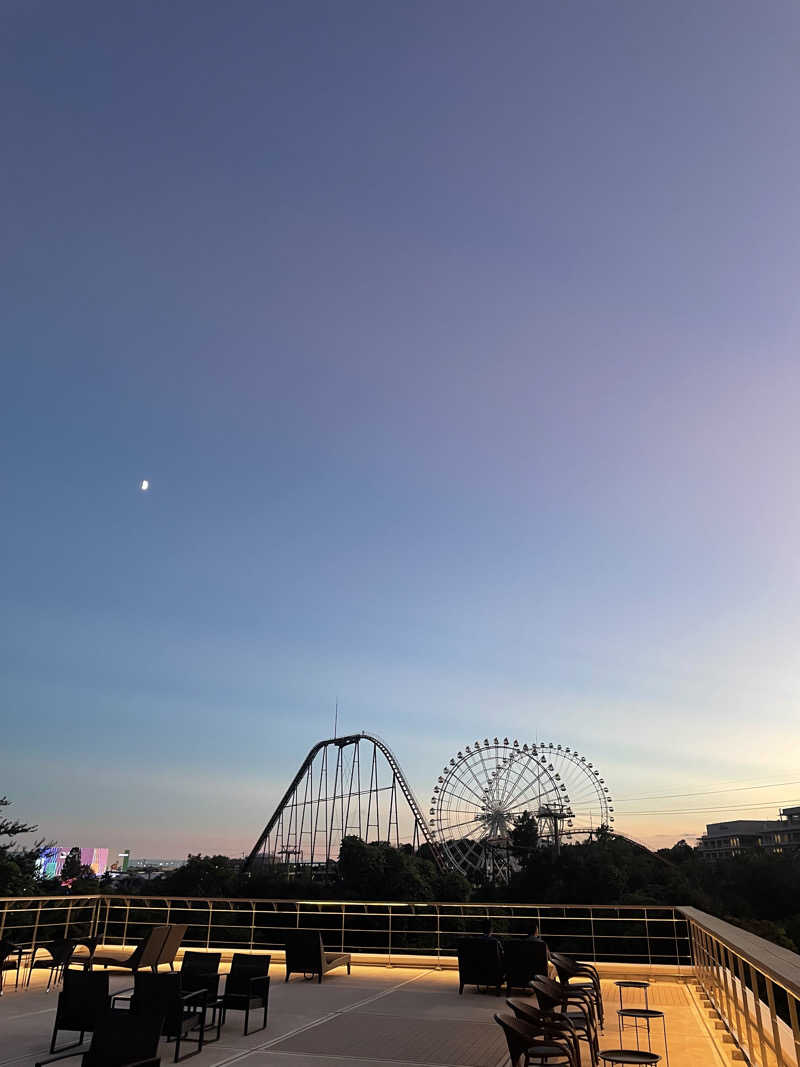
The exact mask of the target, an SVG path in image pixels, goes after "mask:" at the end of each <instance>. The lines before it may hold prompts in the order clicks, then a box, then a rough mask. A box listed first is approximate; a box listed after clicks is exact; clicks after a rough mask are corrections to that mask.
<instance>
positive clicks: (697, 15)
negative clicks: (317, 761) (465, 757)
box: [0, 0, 800, 856]
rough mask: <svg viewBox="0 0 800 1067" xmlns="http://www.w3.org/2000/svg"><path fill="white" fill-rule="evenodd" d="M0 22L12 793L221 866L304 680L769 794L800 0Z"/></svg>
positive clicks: (205, 8) (791, 358)
mask: <svg viewBox="0 0 800 1067" xmlns="http://www.w3.org/2000/svg"><path fill="white" fill-rule="evenodd" d="M0 22H1V23H2V34H0V36H1V37H2V41H3V44H2V49H3V55H2V63H0V80H1V81H2V90H3V93H2V95H3V100H4V108H3V110H4V120H3V127H4V136H3V146H4V157H5V158H4V166H3V168H2V175H1V176H0V181H1V182H2V186H3V188H2V202H3V215H4V227H3V233H4V236H3V255H2V268H1V269H2V286H1V287H0V291H1V292H2V296H0V300H2V304H3V307H2V322H3V331H2V338H3V340H2V347H3V361H2V362H3V375H2V389H0V396H1V397H2V400H1V401H0V403H1V404H2V419H1V420H0V439H2V445H3V464H2V472H1V473H0V479H1V481H0V490H1V493H2V495H1V496H0V500H1V502H2V522H1V523H0V548H1V549H2V551H1V552H0V567H2V583H1V585H0V597H1V598H2V612H0V619H1V621H0V683H1V684H2V691H3V697H2V704H3V712H4V714H3V720H4V727H3V741H4V744H3V756H2V780H0V794H2V793H3V792H5V793H7V794H8V795H9V797H10V798H11V799H12V800H13V801H14V807H13V808H12V809H11V811H12V813H13V814H15V815H16V816H17V817H18V818H24V819H26V820H29V821H34V822H37V823H38V824H39V827H40V833H41V834H42V835H43V836H44V837H46V838H48V839H50V840H57V841H61V842H65V843H70V844H72V843H80V844H82V845H110V846H111V847H112V848H114V849H116V848H117V847H119V848H122V847H130V848H131V849H133V850H134V852H135V853H137V854H138V855H140V856H141V855H147V856H158V855H161V856H184V855H186V854H187V852H189V851H192V852H195V851H203V852H218V851H221V852H226V853H229V854H232V855H238V854H240V853H241V852H242V851H247V850H249V848H250V847H251V845H252V844H253V842H254V840H255V838H256V837H257V836H258V833H259V832H260V830H261V828H262V827H263V825H264V823H265V822H266V819H267V817H268V815H269V814H270V812H271V810H272V808H273V806H274V804H275V802H276V800H277V798H278V797H279V796H280V794H281V793H282V792H283V790H284V788H285V787H286V785H287V784H288V781H289V779H290V778H291V776H292V775H293V774H294V771H295V770H296V768H297V767H298V765H299V764H300V761H301V760H302V758H303V756H304V755H305V753H306V751H307V750H308V749H309V748H310V746H311V745H312V744H313V743H314V742H315V741H316V740H318V739H319V738H322V737H326V736H330V733H331V731H332V727H333V715H334V706H335V702H336V700H337V698H338V701H339V706H340V729H343V730H348V731H358V730H362V729H363V730H367V731H370V732H375V733H378V734H380V735H381V736H383V737H385V738H386V739H387V741H388V742H389V744H390V745H391V746H392V747H393V748H394V749H395V751H396V752H397V755H398V756H399V758H400V760H401V762H402V763H403V765H404V767H405V769H406V771H407V773H408V776H409V778H410V780H411V783H412V785H413V787H414V789H415V790H416V792H417V794H418V796H419V798H420V800H421V802H422V803H423V807H424V808H425V809H427V800H428V797H429V796H430V793H431V787H432V785H433V784H434V782H435V779H436V776H437V775H438V774H439V773H440V771H441V767H442V766H443V764H444V763H445V762H446V761H447V759H448V758H449V757H450V756H451V755H452V754H453V753H454V752H455V751H456V750H457V749H459V748H462V747H463V746H464V745H465V744H466V743H467V742H469V741H472V740H473V739H474V738H476V737H481V738H482V737H484V736H485V735H486V734H489V735H492V734H495V733H498V734H500V735H503V734H507V735H508V736H509V737H517V738H519V740H520V741H521V742H522V741H528V742H530V741H534V740H552V741H556V742H560V743H562V744H565V745H571V746H573V747H576V748H578V749H579V750H580V751H582V752H585V753H587V754H588V755H589V756H590V757H591V758H592V759H593V760H594V762H595V763H596V764H597V765H598V766H599V767H600V768H601V770H602V772H603V774H604V776H605V778H606V780H607V781H608V782H609V784H610V786H611V789H612V793H613V794H614V795H615V797H617V798H621V799H619V801H618V804H617V815H618V820H617V827H618V828H619V829H621V830H624V831H626V832H628V833H630V834H632V835H633V836H636V837H638V838H640V839H642V840H647V841H649V842H650V843H651V844H656V845H662V844H672V843H673V842H674V841H676V840H677V839H678V838H680V837H685V836H688V837H692V836H693V835H695V834H697V833H699V832H700V831H702V829H703V827H704V825H705V823H706V822H710V821H717V820H719V819H722V818H723V817H724V816H725V814H726V813H727V812H730V813H731V814H733V813H734V811H735V814H736V815H737V816H738V817H758V818H767V817H771V816H773V815H774V814H775V813H776V811H777V808H778V806H779V805H781V804H788V803H791V802H796V803H797V802H800V770H798V769H797V755H796V754H797V741H798V733H799V732H800V728H799V727H798V714H797V708H798V698H799V697H800V656H799V655H798V648H799V647H800V489H798V476H797V457H798V454H800V416H799V415H798V410H799V409H800V345H799V344H798V340H799V337H800V330H799V327H800V298H799V295H798V294H799V293H800V252H799V251H798V250H800V197H799V196H798V189H800V143H799V141H798V100H799V99H800V62H799V58H800V7H798V6H797V4H795V3H790V2H770V3H768V4H753V3H751V2H749V0H748V2H746V3H745V2H738V0H725V2H714V0H709V2H705V3H702V4H697V3H682V2H677V3H660V4H657V3H643V2H641V0H635V2H614V3H592V2H586V3H580V4H579V3H569V2H566V3H565V2H562V0H559V2H552V3H550V2H530V0H526V2H524V3H516V2H502V3H491V4H490V3H474V2H462V0H459V2H451V0H437V2H435V3H434V2H431V3H377V4H376V3H373V2H369V3H368V2H363V3H361V2H351V0H342V2H339V3H328V4H326V3H304V2H301V0H291V2H288V3H266V2H258V3H254V2H249V0H237V3H235V4H219V3H209V2H204V0H192V2H185V0H176V2H170V3H168V4H163V3H158V4H157V3H152V2H148V0H146V2H139V3H136V4H123V3H112V4H109V3H108V2H107V0H103V2H98V3H90V2H74V3H69V4H53V3H39V2H35V0H25V2H10V3H7V4H5V5H4V7H3V11H2V13H0ZM142 478H147V479H149V480H150V483H151V488H150V490H149V491H148V492H147V493H142V492H140V491H139V490H138V484H139V482H140V480H141V479H142ZM774 783H778V784H774ZM734 786H738V787H750V786H769V787H768V788H767V787H764V788H758V789H750V788H746V789H743V788H740V789H739V790H738V791H737V792H729V793H726V792H723V790H726V789H730V788H733V787H734ZM712 790H717V791H718V792H713V793H712V792H710V791H712ZM694 793H699V794H702V795H699V796H691V795H690V794H694ZM655 797H662V799H653V798H655ZM638 798H640V799H638ZM661 810H664V811H672V812H674V813H675V814H653V813H654V812H658V811H661ZM648 813H649V814H648Z"/></svg>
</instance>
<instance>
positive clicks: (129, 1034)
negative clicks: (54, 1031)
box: [36, 1011, 163, 1067]
mask: <svg viewBox="0 0 800 1067" xmlns="http://www.w3.org/2000/svg"><path fill="white" fill-rule="evenodd" d="M162 1022H163V1020H162V1019H161V1017H160V1016H158V1015H149V1016H145V1015H134V1014H133V1013H132V1012H130V1011H107V1012H106V1013H105V1014H104V1015H103V1016H102V1017H101V1018H99V1019H98V1020H97V1025H96V1026H95V1029H94V1033H93V1034H92V1042H91V1044H90V1045H89V1047H88V1048H86V1046H83V1047H82V1048H78V1049H75V1051H74V1052H61V1053H59V1054H57V1055H55V1056H47V1057H45V1059H43V1060H38V1061H37V1063H36V1067H46V1065H47V1064H50V1063H55V1062H57V1061H58V1060H66V1059H69V1057H71V1056H82V1059H81V1067H160V1064H161V1060H160V1059H159V1057H158V1042H159V1040H160V1038H161V1026H162Z"/></svg>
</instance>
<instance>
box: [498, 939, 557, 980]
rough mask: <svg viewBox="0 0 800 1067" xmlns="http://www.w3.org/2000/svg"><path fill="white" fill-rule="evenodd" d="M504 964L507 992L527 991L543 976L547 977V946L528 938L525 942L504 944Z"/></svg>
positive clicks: (505, 942) (507, 942) (517, 941)
mask: <svg viewBox="0 0 800 1067" xmlns="http://www.w3.org/2000/svg"><path fill="white" fill-rule="evenodd" d="M503 962H504V964H505V972H506V992H508V993H510V992H511V990H512V989H525V987H526V986H528V985H529V984H530V982H531V981H532V980H533V979H534V978H535V977H536V975H538V974H541V975H544V977H545V978H546V977H547V945H546V944H545V943H544V941H540V940H538V939H534V938H527V939H525V940H524V941H520V940H514V941H504V942H503Z"/></svg>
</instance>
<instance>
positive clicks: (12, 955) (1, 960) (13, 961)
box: [0, 941, 22, 997]
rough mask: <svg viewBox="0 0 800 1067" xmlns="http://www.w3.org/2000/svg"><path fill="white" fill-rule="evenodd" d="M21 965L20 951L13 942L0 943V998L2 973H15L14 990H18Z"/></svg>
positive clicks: (0, 994) (0, 995)
mask: <svg viewBox="0 0 800 1067" xmlns="http://www.w3.org/2000/svg"><path fill="white" fill-rule="evenodd" d="M21 964H22V949H21V948H20V946H19V945H15V944H14V942H13V941H0V997H2V995H3V972H4V971H7V970H8V971H11V970H13V971H15V972H16V974H15V977H14V988H15V989H17V988H19V972H20V970H21Z"/></svg>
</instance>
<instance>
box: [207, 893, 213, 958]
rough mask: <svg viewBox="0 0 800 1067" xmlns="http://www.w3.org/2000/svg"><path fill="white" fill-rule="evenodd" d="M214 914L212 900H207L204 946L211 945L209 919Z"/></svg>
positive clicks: (208, 946)
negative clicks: (206, 924)
mask: <svg viewBox="0 0 800 1067" xmlns="http://www.w3.org/2000/svg"><path fill="white" fill-rule="evenodd" d="M213 915H214V901H213V900H209V902H208V926H207V927H206V948H210V947H211V920H212V917H213Z"/></svg>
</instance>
